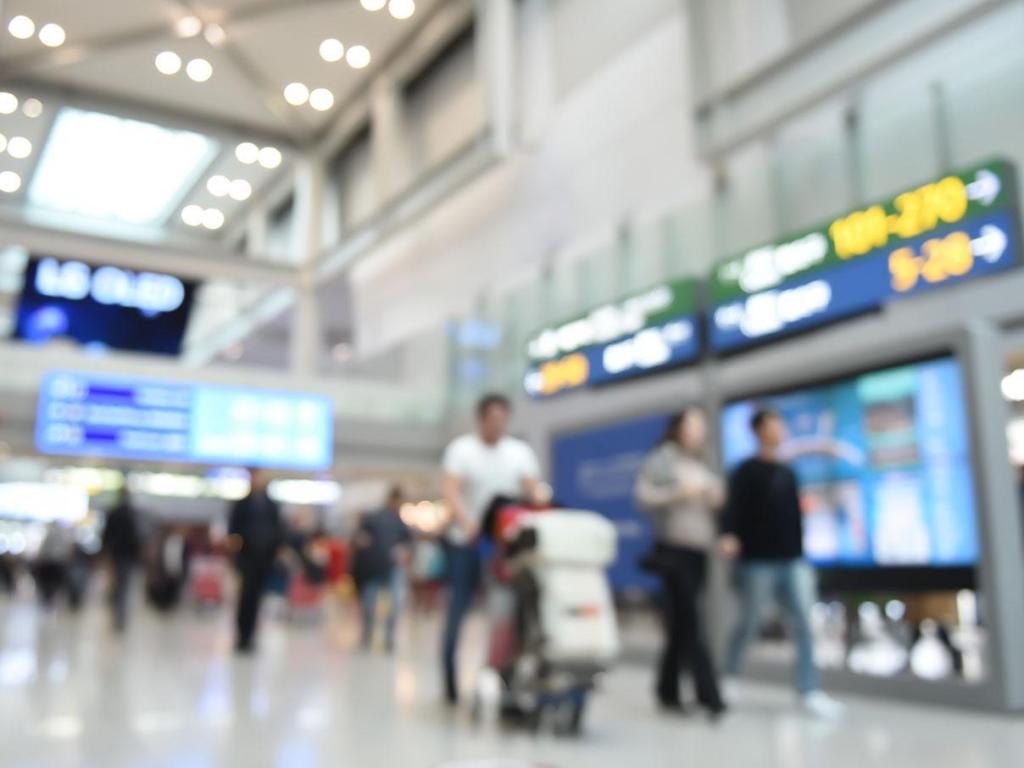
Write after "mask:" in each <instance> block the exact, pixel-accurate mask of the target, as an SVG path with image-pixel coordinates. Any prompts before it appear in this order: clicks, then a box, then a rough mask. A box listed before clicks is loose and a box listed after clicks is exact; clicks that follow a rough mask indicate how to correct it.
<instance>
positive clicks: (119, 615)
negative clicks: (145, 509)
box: [103, 489, 140, 633]
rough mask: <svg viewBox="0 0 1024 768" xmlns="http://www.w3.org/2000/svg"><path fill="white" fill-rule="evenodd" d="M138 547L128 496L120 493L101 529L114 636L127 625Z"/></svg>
mask: <svg viewBox="0 0 1024 768" xmlns="http://www.w3.org/2000/svg"><path fill="white" fill-rule="evenodd" d="M139 547H140V539H139V530H138V526H137V525H136V522H135V509H134V508H133V507H132V503H131V499H130V498H129V496H128V492H127V491H126V490H123V489H122V491H121V493H120V495H119V496H118V499H117V502H116V503H115V504H114V507H113V508H112V509H111V510H110V513H109V514H108V515H107V524H106V527H104V529H103V552H104V554H105V555H106V556H107V557H108V558H109V559H110V567H111V576H112V590H111V595H110V602H111V606H112V607H113V609H114V630H115V631H117V632H118V633H121V632H124V630H125V627H126V626H127V624H128V598H129V594H130V591H131V578H132V571H133V570H134V569H135V564H136V562H138V559H139Z"/></svg>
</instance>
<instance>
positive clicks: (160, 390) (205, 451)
mask: <svg viewBox="0 0 1024 768" xmlns="http://www.w3.org/2000/svg"><path fill="white" fill-rule="evenodd" d="M36 446H37V447H38V448H39V450H40V451H42V452H43V453H53V454H64V455H74V456H103V457H109V458H122V459H143V460H154V461H181V462H194V463H200V464H234V465H238V466H259V467H270V468H277V469H293V470H302V471H316V470H322V469H326V468H328V467H330V465H331V464H332V462H333V455H334V409H333V406H332V403H331V402H330V400H329V399H327V398H325V397H321V396H319V395H310V394H303V393H296V392H277V391H272V390H262V389H246V388H240V387H229V386H220V385H212V384H192V383H182V382H172V381H161V380H157V379H145V378H129V377H120V376H108V375H101V374H92V373H82V372H71V371H56V372H53V373H50V374H48V375H47V376H46V377H45V378H44V380H43V382H42V385H41V387H40V392H39V404H38V410H37V415H36Z"/></svg>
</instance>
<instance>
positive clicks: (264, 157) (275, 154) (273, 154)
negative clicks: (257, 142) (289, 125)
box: [260, 147, 281, 169]
mask: <svg viewBox="0 0 1024 768" xmlns="http://www.w3.org/2000/svg"><path fill="white" fill-rule="evenodd" d="M280 164H281V150H279V149H278V148H277V147H264V148H263V149H261V150H260V165H262V166H263V167H264V168H267V169H273V168H277V166H279V165H280Z"/></svg>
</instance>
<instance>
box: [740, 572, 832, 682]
mask: <svg viewBox="0 0 1024 768" xmlns="http://www.w3.org/2000/svg"><path fill="white" fill-rule="evenodd" d="M738 568H739V582H740V589H741V592H742V598H743V613H742V617H741V619H740V623H739V626H737V627H736V631H735V632H734V633H733V636H732V641H731V642H730V644H729V655H728V657H727V659H726V671H727V673H728V674H729V675H736V674H738V673H739V671H740V668H741V667H742V665H743V659H744V657H745V655H746V652H747V648H748V646H749V645H750V643H751V642H753V641H754V640H755V639H756V638H757V636H758V634H759V632H760V629H761V620H762V618H763V616H764V612H765V609H766V608H767V607H768V606H769V605H770V604H772V603H773V602H774V603H777V604H779V605H781V606H782V607H783V608H785V609H786V613H788V614H789V621H790V626H791V627H792V630H793V633H794V634H795V640H796V646H797V668H796V677H797V688H798V689H799V691H800V692H801V693H807V692H809V691H816V690H818V688H819V687H820V684H819V681H818V668H817V667H816V666H815V665H814V635H813V633H812V632H811V607H812V606H813V605H814V601H815V599H816V598H815V593H816V586H815V579H814V569H813V568H812V567H811V564H810V563H808V562H807V561H806V560H803V559H795V560H748V561H746V562H743V563H740V565H739V566H738Z"/></svg>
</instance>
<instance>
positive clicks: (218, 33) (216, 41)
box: [203, 24, 228, 48]
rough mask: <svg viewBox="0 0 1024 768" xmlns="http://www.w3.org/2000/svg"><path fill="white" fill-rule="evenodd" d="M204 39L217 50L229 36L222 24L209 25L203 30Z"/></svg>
mask: <svg viewBox="0 0 1024 768" xmlns="http://www.w3.org/2000/svg"><path fill="white" fill-rule="evenodd" d="M203 37H205V38H206V42H208V43H209V44H210V45H212V46H214V47H215V48H216V47H219V46H221V45H223V44H224V41H225V40H227V37H228V35H227V33H226V32H225V31H224V27H222V26H221V25H220V24H207V25H206V28H205V29H204V30H203Z"/></svg>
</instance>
